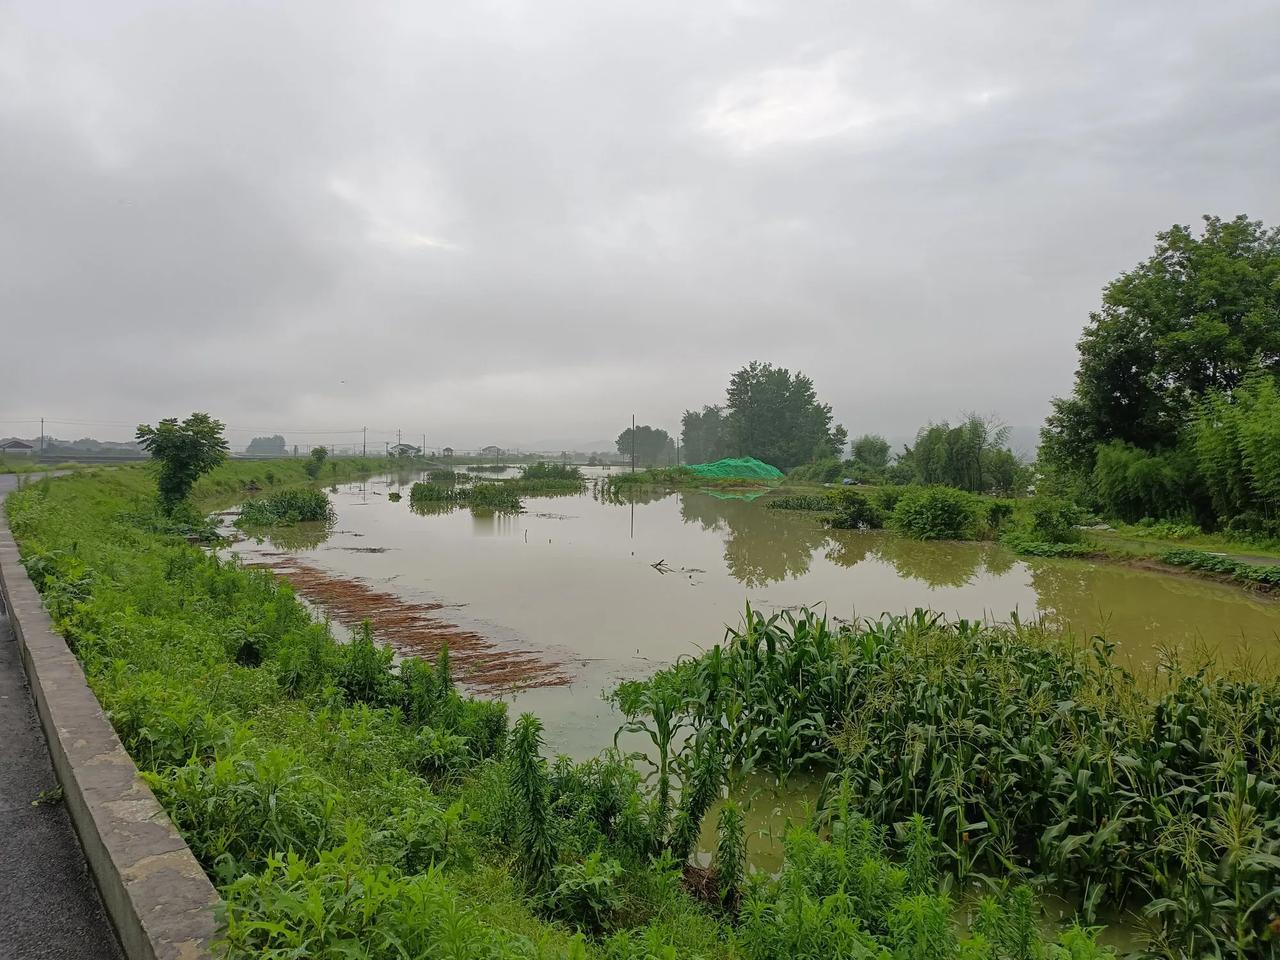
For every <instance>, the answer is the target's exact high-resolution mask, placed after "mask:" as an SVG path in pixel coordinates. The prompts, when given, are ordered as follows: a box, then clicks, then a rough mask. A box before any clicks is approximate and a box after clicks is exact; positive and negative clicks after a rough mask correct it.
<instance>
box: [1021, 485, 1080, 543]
mask: <svg viewBox="0 0 1280 960" xmlns="http://www.w3.org/2000/svg"><path fill="white" fill-rule="evenodd" d="M1080 516H1081V514H1080V510H1079V508H1078V507H1076V506H1075V504H1073V503H1071V502H1070V501H1067V500H1063V499H1061V498H1059V497H1048V496H1038V497H1032V498H1031V500H1030V502H1029V503H1028V504H1027V533H1028V534H1029V535H1030V536H1031V538H1032V539H1034V540H1038V541H1041V542H1043V543H1076V542H1077V541H1079V539H1080V531H1079V530H1077V529H1076V524H1078V523H1079V522H1080Z"/></svg>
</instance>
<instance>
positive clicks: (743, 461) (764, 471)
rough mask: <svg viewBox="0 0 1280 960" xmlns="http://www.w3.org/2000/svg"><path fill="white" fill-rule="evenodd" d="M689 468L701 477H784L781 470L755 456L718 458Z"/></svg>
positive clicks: (741, 478)
mask: <svg viewBox="0 0 1280 960" xmlns="http://www.w3.org/2000/svg"><path fill="white" fill-rule="evenodd" d="M689 469H690V470H692V471H693V472H694V473H696V474H697V475H698V476H700V477H722V478H725V479H729V480H781V479H782V471H781V470H779V469H778V468H777V467H771V466H769V464H767V463H762V462H761V461H759V460H757V459H756V458H755V457H738V458H736V459H728V460H717V461H716V462H715V463H694V464H690V465H689Z"/></svg>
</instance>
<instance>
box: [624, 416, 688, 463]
mask: <svg viewBox="0 0 1280 960" xmlns="http://www.w3.org/2000/svg"><path fill="white" fill-rule="evenodd" d="M617 448H618V453H619V454H620V455H622V456H624V457H628V458H629V457H631V456H632V455H633V454H634V455H635V462H636V464H637V465H638V466H643V467H651V466H654V465H656V464H659V463H663V462H666V463H671V464H673V463H675V459H676V445H675V442H674V441H673V440H672V439H671V436H670V434H668V433H667V431H665V430H662V429H659V428H658V427H651V426H649V425H648V424H641V425H640V426H638V427H635V428H632V427H627V429H625V430H623V431H622V432H621V433H620V434H618V440H617Z"/></svg>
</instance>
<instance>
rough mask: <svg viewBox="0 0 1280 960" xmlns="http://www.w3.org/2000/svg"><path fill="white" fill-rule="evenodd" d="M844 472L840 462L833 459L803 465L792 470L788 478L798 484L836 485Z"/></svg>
mask: <svg viewBox="0 0 1280 960" xmlns="http://www.w3.org/2000/svg"><path fill="white" fill-rule="evenodd" d="M843 472H844V470H843V465H842V464H841V463H840V461H839V460H837V459H835V458H834V457H831V458H829V459H825V460H817V461H815V462H813V463H802V464H801V465H800V466H798V467H795V468H794V469H792V470H791V472H790V473H788V474H787V476H788V477H789V478H790V479H792V480H794V481H796V482H797V483H835V482H836V481H837V480H839V479H840V477H841V476H842V474H843Z"/></svg>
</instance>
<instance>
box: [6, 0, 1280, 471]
mask: <svg viewBox="0 0 1280 960" xmlns="http://www.w3.org/2000/svg"><path fill="white" fill-rule="evenodd" d="M1277 41H1280V11H1278V10H1277V9H1276V8H1275V5H1274V4H1273V3H1269V2H1241V3H1235V4H1231V5H1225V6H1224V5H1213V6H1211V5H1205V4H1195V3H1137V4H1125V5H1114V4H1113V5H1105V6H1104V5H1094V4H1066V5H1048V4H1025V3H1014V2H1003V3H1002V2H986V3H977V4H972V3H971V4H954V5H943V4H937V3H931V2H915V3H902V4H879V5H871V4H846V3H834V2H831V3H812V4H793V3H784V2H780V0H779V2H765V0H736V2H734V0H725V2H708V3H702V4H692V5H691V4H687V3H684V4H682V3H646V4H643V5H639V4H636V5H619V4H590V3H564V2H561V3H539V4H529V3H515V2H497V0H495V2H488V3H474V4H434V3H433V4H415V5H399V6H397V5H390V4H386V5H381V4H348V3H325V2H311V3H306V4H302V3H297V4H290V5H284V4H272V5H268V4H261V5H259V4H252V3H244V4H195V3H177V4H175V3H171V2H157V3H149V4H141V3H127V2H115V3H111V4H101V3H85V4H71V3H47V2H31V3H26V2H12V0H11V2H9V3H7V4H4V5H0V325H2V333H0V355H3V357H5V358H7V359H5V361H4V362H3V363H0V420H4V419H5V418H17V417H27V416H33V415H34V416H38V415H40V414H41V413H44V414H46V415H48V416H50V417H55V418H56V417H62V418H66V419H76V420H85V421H92V420H101V421H119V422H121V423H128V422H134V421H137V420H139V419H154V418H156V417H159V416H164V415H167V414H170V413H176V412H186V411H187V410H189V409H192V408H200V409H208V410H211V411H213V412H215V413H216V414H218V415H220V416H222V417H223V418H224V419H226V420H227V421H228V422H229V423H231V424H233V425H237V427H238V428H239V427H241V426H243V428H244V430H243V431H241V432H240V433H239V434H237V437H236V439H238V440H243V439H247V433H248V432H250V431H251V430H252V429H254V428H273V429H289V428H292V429H295V430H303V429H309V430H326V429H330V428H346V429H351V428H353V427H358V426H360V425H362V424H366V423H367V424H369V425H370V426H373V427H376V428H381V429H394V428H396V427H398V426H399V427H403V428H404V429H405V430H406V431H407V432H409V433H413V434H415V435H416V434H419V433H420V432H421V431H423V430H425V431H427V432H428V436H429V439H430V440H431V442H435V443H440V444H443V443H453V444H455V445H459V446H462V445H471V444H478V443H484V442H489V441H490V440H494V439H496V440H498V441H499V442H504V443H512V442H520V441H524V442H528V441H532V440H536V439H538V438H543V437H563V438H581V439H584V440H585V439H589V438H603V437H609V436H612V435H614V434H615V433H616V432H617V431H618V429H620V428H621V426H622V425H623V424H624V423H625V421H626V420H627V419H628V418H629V416H630V413H631V412H632V411H633V410H634V411H636V412H637V413H638V414H639V415H640V417H641V418H642V420H646V421H651V422H654V423H658V424H661V425H666V426H668V427H674V426H675V425H676V423H677V421H678V416H679V413H680V411H681V410H682V409H683V408H685V407H686V406H697V405H700V404H702V403H704V402H714V401H716V400H718V399H719V398H720V396H721V394H722V391H723V387H724V383H725V381H726V380H727V377H728V374H729V373H730V372H731V371H732V370H733V369H735V368H736V367H737V366H739V365H741V364H742V363H744V362H746V361H748V360H750V359H754V358H760V359H769V360H773V361H775V362H778V363H782V364H785V365H788V366H791V367H793V368H797V367H798V368H801V369H803V370H805V371H806V372H807V373H809V374H810V375H812V376H813V377H814V378H815V380H816V381H817V384H818V388H819V392H820V394H821V395H822V396H823V397H824V398H825V399H827V400H828V401H830V402H831V403H832V404H833V405H834V406H835V408H836V412H837V415H838V416H839V417H840V419H842V420H843V421H844V422H845V423H846V424H847V425H848V426H849V427H850V429H851V430H854V431H861V430H866V429H872V430H881V431H884V432H887V433H890V434H904V433H908V432H910V431H912V430H914V428H915V427H916V426H917V425H918V424H919V423H921V422H922V421H924V420H926V419H928V418H931V417H932V418H941V417H946V416H953V415H954V414H955V413H956V412H957V411H959V410H961V409H978V410H983V411H998V412H999V413H1001V414H1002V415H1003V416H1004V417H1005V418H1006V419H1007V420H1009V421H1010V422H1012V423H1015V424H1033V423H1036V422H1038V421H1039V420H1040V418H1042V417H1043V415H1044V414H1045V412H1046V410H1047V402H1048V398H1049V397H1050V396H1051V395H1053V394H1055V393H1060V392H1062V391H1064V390H1066V389H1068V388H1069V385H1070V380H1071V373H1072V370H1073V368H1074V349H1073V345H1074V342H1075V340H1076V338H1077V336H1078V335H1079V331H1080V327H1081V325H1082V324H1083V322H1084V321H1085V319H1086V318H1087V313H1088V311H1089V309H1091V308H1092V307H1093V306H1095V305H1096V303H1097V299H1098V293H1099V290H1100V288H1101V287H1102V285H1103V284H1104V283H1105V282H1106V281H1107V280H1108V279H1110V278H1111V277H1113V276H1114V275H1115V274H1116V273H1118V272H1119V271H1120V270H1122V269H1125V268H1127V267H1128V266H1130V265H1132V264H1133V263H1134V262H1136V261H1137V260H1138V259H1140V258H1142V257H1143V256H1145V255H1146V254H1147V252H1148V251H1149V249H1150V247H1151V242H1152V238H1153V235H1154V233H1155V232H1156V231H1157V230H1159V229H1163V228H1164V227H1167V226H1168V225H1169V224H1170V223H1173V222H1194V221H1195V220H1196V219H1197V218H1198V216H1199V215H1200V214H1201V213H1205V212H1216V213H1221V214H1223V215H1233V214H1235V213H1237V212H1247V213H1249V214H1250V215H1252V216H1255V217H1261V218H1264V219H1267V220H1268V221H1270V222H1276V221H1278V220H1280V180H1278V179H1277V178H1276V176H1275V172H1274V168H1275V157H1276V156H1277V148H1278V147H1280V113H1278V112H1277V111H1276V110H1275V107H1274V105H1275V103H1276V102H1277V98H1278V97H1280V60H1277V58H1276V57H1275V56H1274V50H1275V49H1276V45H1277ZM12 358H18V361H17V362H14V360H13V359H12ZM122 430H123V428H119V429H117V430H116V431H115V432H116V433H120V432H121V431H122ZM10 432H24V431H23V430H22V429H20V428H14V427H12V426H11V425H9V424H5V423H0V434H4V433H10ZM59 432H60V433H62V434H63V435H65V434H68V433H72V432H76V431H74V430H71V429H69V428H68V429H65V430H60V431H59ZM83 432H94V433H98V434H99V435H106V434H109V433H111V432H112V430H111V429H110V428H109V427H108V426H106V425H104V426H102V427H100V428H95V429H85V430H84V431H83ZM124 432H127V431H124Z"/></svg>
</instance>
